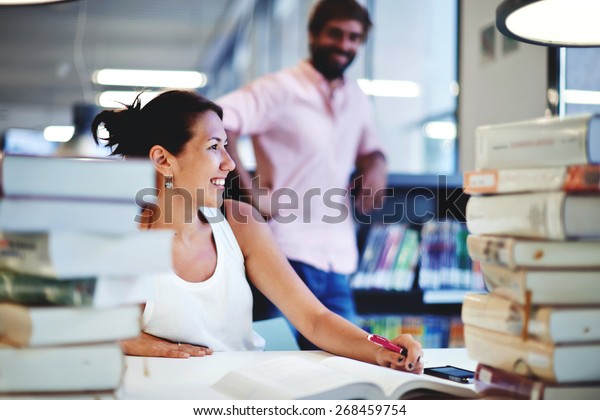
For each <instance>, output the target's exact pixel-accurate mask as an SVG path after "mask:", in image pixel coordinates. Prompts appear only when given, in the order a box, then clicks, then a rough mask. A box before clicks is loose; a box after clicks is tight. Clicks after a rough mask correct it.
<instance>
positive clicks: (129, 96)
mask: <svg viewBox="0 0 600 420" xmlns="http://www.w3.org/2000/svg"><path fill="white" fill-rule="evenodd" d="M159 94H160V92H142V93H141V94H140V92H129V91H123V90H107V91H106V92H102V93H101V94H100V95H98V97H97V98H96V103H97V104H98V105H100V106H101V107H102V108H123V107H124V105H131V104H132V103H133V101H134V100H135V98H136V97H137V96H138V95H139V96H140V100H141V101H142V106H144V105H145V104H147V103H148V102H150V101H151V100H152V99H154V98H156V97H157V96H158V95H159Z"/></svg>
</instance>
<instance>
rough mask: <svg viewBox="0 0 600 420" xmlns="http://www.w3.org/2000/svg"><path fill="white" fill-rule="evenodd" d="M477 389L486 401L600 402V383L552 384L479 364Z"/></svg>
mask: <svg viewBox="0 0 600 420" xmlns="http://www.w3.org/2000/svg"><path fill="white" fill-rule="evenodd" d="M474 384H475V390H476V391H477V392H479V393H480V394H481V395H482V396H483V397H484V398H506V399H514V400H599V399H600V382H594V383H575V384H553V383H549V382H546V381H542V380H539V379H535V378H530V377H528V376H525V375H519V374H516V373H513V372H508V371H506V370H502V369H496V368H494V367H492V366H487V365H483V364H481V363H478V364H477V367H476V368H475V382H474Z"/></svg>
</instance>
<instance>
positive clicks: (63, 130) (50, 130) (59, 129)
mask: <svg viewBox="0 0 600 420" xmlns="http://www.w3.org/2000/svg"><path fill="white" fill-rule="evenodd" d="M73 134H75V127H73V126H72V125H49V126H48V127H46V128H44V138H45V139H46V140H48V141H55V142H60V143H65V142H67V141H69V140H71V138H72V137H73Z"/></svg>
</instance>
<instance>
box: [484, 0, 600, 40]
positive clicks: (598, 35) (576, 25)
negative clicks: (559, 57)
mask: <svg viewBox="0 0 600 420" xmlns="http://www.w3.org/2000/svg"><path fill="white" fill-rule="evenodd" d="M599 18H600V1H598V0H505V1H503V2H502V3H501V4H500V5H499V6H498V8H497V9H496V26H497V27H498V30H499V31H500V32H502V33H503V34H504V35H506V36H508V37H510V38H514V39H517V40H519V41H523V42H528V43H531V44H537V45H545V46H554V47H560V46H563V47H593V46H600V24H599Z"/></svg>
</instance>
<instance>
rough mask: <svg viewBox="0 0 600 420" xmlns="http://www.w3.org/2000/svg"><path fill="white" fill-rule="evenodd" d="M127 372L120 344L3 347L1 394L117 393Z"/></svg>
mask: <svg viewBox="0 0 600 420" xmlns="http://www.w3.org/2000/svg"><path fill="white" fill-rule="evenodd" d="M124 370H125V361H124V356H123V353H122V351H121V347H120V345H119V343H117V342H114V343H102V344H90V345H76V346H59V347H40V348H22V349H13V348H0V393H24V392H67V391H99V390H103V391H104V390H114V389H116V388H117V387H118V386H119V384H120V383H121V378H122V376H123V372H124Z"/></svg>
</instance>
